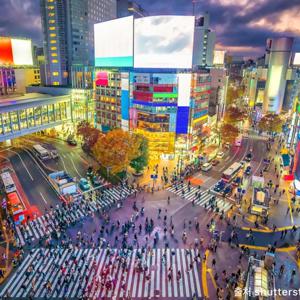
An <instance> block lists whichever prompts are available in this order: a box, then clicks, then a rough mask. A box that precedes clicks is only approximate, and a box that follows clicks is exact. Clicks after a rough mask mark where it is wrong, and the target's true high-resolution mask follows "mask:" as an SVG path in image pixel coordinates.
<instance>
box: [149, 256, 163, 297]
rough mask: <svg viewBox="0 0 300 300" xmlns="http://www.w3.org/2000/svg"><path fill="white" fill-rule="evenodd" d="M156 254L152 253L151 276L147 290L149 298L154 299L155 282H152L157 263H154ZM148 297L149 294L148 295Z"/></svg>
mask: <svg viewBox="0 0 300 300" xmlns="http://www.w3.org/2000/svg"><path fill="white" fill-rule="evenodd" d="M156 253H157V251H153V256H152V261H151V271H150V272H151V275H150V282H149V285H150V286H149V289H150V298H153V297H154V290H155V281H154V275H155V270H154V269H155V268H157V266H158V264H159V263H160V262H159V261H158V262H156ZM148 295H149V293H148Z"/></svg>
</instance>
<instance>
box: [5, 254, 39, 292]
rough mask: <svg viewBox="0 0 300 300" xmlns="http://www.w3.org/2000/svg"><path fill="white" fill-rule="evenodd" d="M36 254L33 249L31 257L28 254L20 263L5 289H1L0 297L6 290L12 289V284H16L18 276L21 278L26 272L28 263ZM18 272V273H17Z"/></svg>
mask: <svg viewBox="0 0 300 300" xmlns="http://www.w3.org/2000/svg"><path fill="white" fill-rule="evenodd" d="M37 253H38V249H35V251H34V252H33V253H32V255H30V254H28V255H27V256H26V257H25V259H24V260H23V262H22V263H21V265H20V266H19V268H18V270H17V271H16V272H15V273H14V274H13V276H12V277H11V278H10V279H9V281H8V282H7V283H6V284H5V287H4V288H3V290H2V291H1V292H0V296H1V297H2V296H3V295H4V294H5V293H6V292H7V290H9V291H10V288H13V287H14V285H13V286H11V284H12V283H14V284H15V283H16V282H17V281H16V278H19V276H22V274H23V273H25V271H26V270H27V268H28V266H29V265H30V263H31V262H32V261H33V260H34V258H35V257H36V255H37ZM19 270H20V272H19Z"/></svg>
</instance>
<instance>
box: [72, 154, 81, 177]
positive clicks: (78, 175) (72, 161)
mask: <svg viewBox="0 0 300 300" xmlns="http://www.w3.org/2000/svg"><path fill="white" fill-rule="evenodd" d="M70 159H71V162H72V165H73V167H74V169H75V171H76V173H77V174H78V176H79V178H82V177H83V176H82V175H81V174H80V173H79V172H78V170H77V168H76V166H75V163H74V160H73V158H72V157H70Z"/></svg>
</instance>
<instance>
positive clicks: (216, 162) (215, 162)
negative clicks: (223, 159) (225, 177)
mask: <svg viewBox="0 0 300 300" xmlns="http://www.w3.org/2000/svg"><path fill="white" fill-rule="evenodd" d="M219 163H220V161H219V160H217V159H214V160H212V161H211V164H212V165H213V166H216V165H218V164H219Z"/></svg>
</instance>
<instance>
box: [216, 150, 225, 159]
mask: <svg viewBox="0 0 300 300" xmlns="http://www.w3.org/2000/svg"><path fill="white" fill-rule="evenodd" d="M224 155H225V154H224V152H222V151H220V152H218V154H217V158H219V159H221V158H223V157H224Z"/></svg>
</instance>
